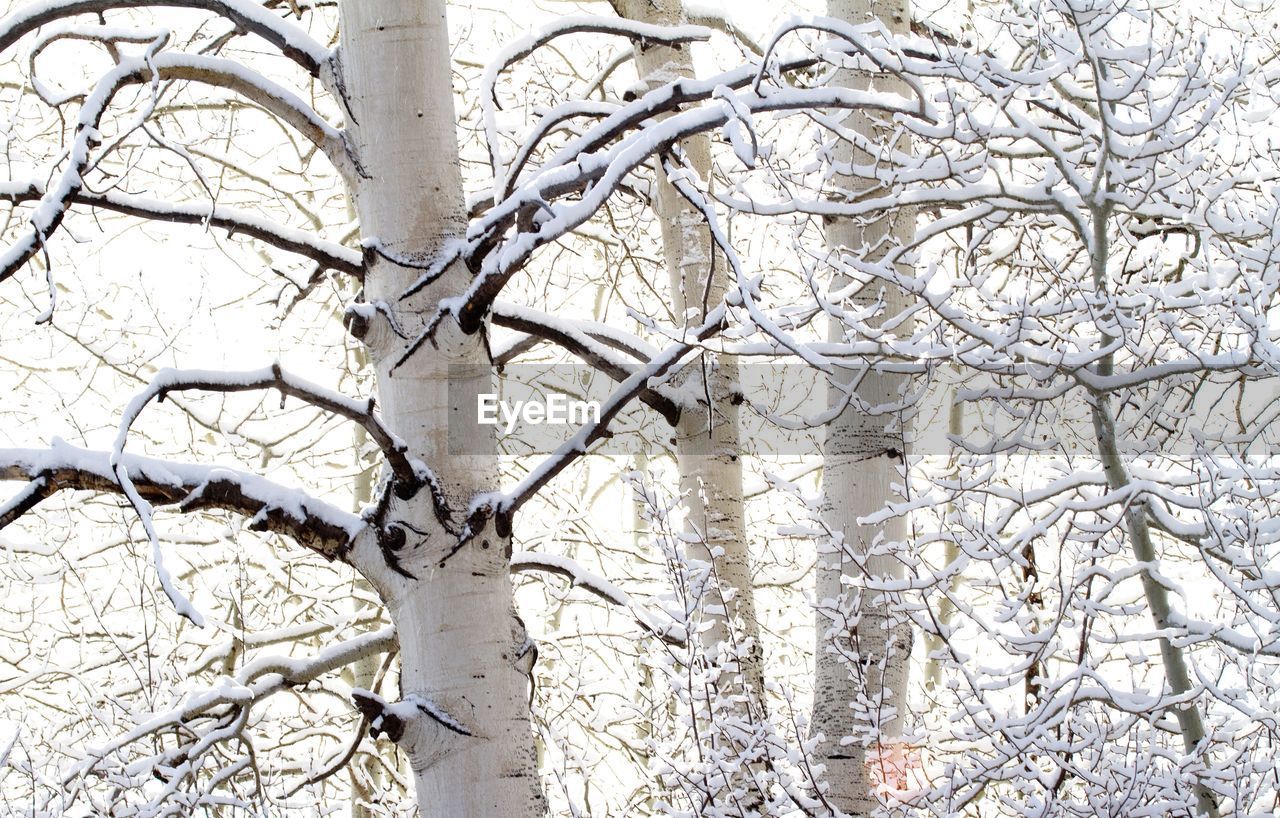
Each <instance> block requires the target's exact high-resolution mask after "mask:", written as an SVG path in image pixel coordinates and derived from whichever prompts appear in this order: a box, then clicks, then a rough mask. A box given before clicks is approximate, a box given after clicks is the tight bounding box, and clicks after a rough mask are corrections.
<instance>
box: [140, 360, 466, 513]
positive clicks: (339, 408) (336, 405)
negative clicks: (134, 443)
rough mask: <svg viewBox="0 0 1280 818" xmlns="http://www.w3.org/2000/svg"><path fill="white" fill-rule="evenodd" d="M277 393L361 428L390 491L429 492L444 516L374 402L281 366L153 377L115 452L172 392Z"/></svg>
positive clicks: (421, 468) (405, 495)
mask: <svg viewBox="0 0 1280 818" xmlns="http://www.w3.org/2000/svg"><path fill="white" fill-rule="evenodd" d="M267 389H275V390H277V391H278V392H280V394H281V403H283V399H284V396H286V395H287V396H289V397H293V398H297V399H299V400H301V401H303V402H304V403H306V404H308V405H310V406H315V407H317V408H320V409H323V410H325V411H326V412H329V413H331V414H335V415H338V416H339V417H344V418H346V419H348V420H351V421H354V422H356V423H358V424H360V426H361V427H363V428H364V430H365V432H366V433H367V434H368V435H369V439H370V440H372V441H373V442H374V443H376V444H377V445H378V448H380V449H381V450H382V453H383V455H384V456H385V457H386V458H387V465H388V466H389V467H390V469H391V473H392V475H393V477H394V479H393V482H392V491H393V492H394V493H395V495H396V496H397V497H399V498H400V499H402V500H407V499H409V498H411V497H413V496H414V495H416V494H417V493H418V491H419V490H420V489H422V488H423V487H427V488H429V489H430V491H431V495H432V499H433V501H434V502H435V503H436V504H437V510H438V511H439V512H440V513H444V511H445V510H444V496H443V494H442V492H441V489H440V484H439V481H438V480H437V479H436V476H435V474H433V473H432V471H431V469H430V468H428V467H427V465H426V464H425V463H423V462H422V461H420V460H417V459H415V458H413V457H411V456H410V455H409V447H408V445H407V444H406V443H405V442H404V441H403V440H402V439H401V438H400V437H399V436H397V435H396V434H395V433H394V432H392V431H391V430H390V429H388V428H387V427H386V425H385V424H384V423H383V422H382V419H381V418H379V417H378V415H377V413H376V412H375V411H374V400H373V398H368V399H366V400H363V401H358V400H354V399H352V398H349V397H347V396H346V395H342V394H340V393H338V392H334V391H332V390H330V389H326V388H324V387H323V386H320V385H319V384H315V383H311V382H310V381H307V380H304V379H302V378H299V377H297V376H295V375H291V374H289V373H287V372H285V371H284V370H283V369H282V368H281V367H280V365H279V364H278V363H277V364H272V365H271V366H268V367H264V368H263V369H254V370H249V371H245V372H222V371H215V370H188V369H165V370H161V371H160V372H158V373H156V376H155V377H154V378H152V379H151V383H150V384H149V385H148V386H147V388H146V389H145V390H143V391H142V392H141V393H139V394H138V395H136V396H135V397H134V398H133V400H132V401H130V402H129V405H128V407H127V408H126V409H125V411H124V414H123V416H122V417H121V419H120V426H119V433H118V435H117V437H116V445H115V453H116V455H117V456H118V455H120V454H122V453H123V451H124V447H125V442H126V441H127V439H128V434H129V430H130V429H131V428H132V427H133V424H134V422H135V421H136V420H137V419H138V415H139V414H141V413H142V410H143V409H144V408H146V406H147V404H149V403H151V402H152V401H153V400H154V401H156V402H157V403H159V402H163V401H164V399H165V397H166V396H168V395H169V394H170V393H172V392H190V391H199V392H222V393H231V392H255V391H262V390H267Z"/></svg>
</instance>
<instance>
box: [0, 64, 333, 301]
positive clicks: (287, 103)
mask: <svg viewBox="0 0 1280 818" xmlns="http://www.w3.org/2000/svg"><path fill="white" fill-rule="evenodd" d="M159 46H160V43H159V42H156V43H153V44H152V46H150V47H148V49H147V50H146V52H145V53H144V54H143V55H141V56H138V57H133V58H129V59H125V60H122V61H121V62H120V63H118V64H117V65H116V66H115V67H114V68H112V69H111V70H110V71H108V72H107V73H106V74H105V75H103V77H102V78H101V79H100V80H99V81H98V84H97V86H96V87H95V88H94V90H93V92H92V93H90V94H89V95H88V96H87V97H86V98H85V101H84V104H83V105H82V107H81V109H80V114H79V120H78V122H77V124H76V130H75V136H74V139H73V140H72V144H71V146H70V148H69V149H68V158H69V161H68V162H67V163H66V167H65V168H64V169H63V171H62V173H61V174H60V175H59V177H58V180H57V181H56V182H55V183H54V184H52V185H50V186H49V188H48V189H47V190H46V191H45V192H44V194H43V195H42V196H41V197H40V201H39V204H37V205H36V208H35V211H34V212H33V213H32V214H31V219H30V224H31V229H30V230H29V231H27V232H26V233H24V235H23V236H22V237H21V238H19V239H18V240H17V241H15V242H14V243H13V244H11V245H10V246H9V247H8V249H7V250H5V251H4V252H3V253H0V281H4V280H5V279H7V278H9V277H11V276H12V275H13V274H14V273H15V272H17V271H18V270H19V269H20V268H21V267H22V266H23V265H25V264H26V263H27V262H28V261H30V260H31V258H32V257H33V256H35V254H36V253H37V252H39V251H40V249H41V248H43V247H44V245H45V242H46V241H47V240H48V238H49V236H51V235H52V234H53V232H54V231H56V230H57V229H58V227H59V226H60V225H61V223H62V220H63V218H64V216H65V215H66V211H67V207H68V206H69V205H70V203H71V201H72V200H73V199H74V198H75V197H76V196H77V195H78V194H79V193H80V192H81V191H82V190H83V189H84V187H85V183H84V179H83V178H82V176H81V174H83V173H84V172H85V170H86V168H88V167H89V165H90V151H91V150H92V149H93V148H94V147H95V146H97V145H98V144H100V143H101V142H102V134H101V133H100V132H99V130H98V125H99V124H100V123H101V121H102V117H103V116H104V115H105V113H106V110H107V108H108V106H110V104H111V101H112V100H113V99H114V98H115V95H116V94H117V93H118V92H119V91H120V89H122V88H124V87H125V86H127V85H130V84H134V83H143V82H147V83H151V84H152V85H154V84H155V83H157V82H159V81H161V80H164V79H185V80H192V81H197V82H204V83H207V84H211V85H217V86H222V87H225V88H228V89H231V90H234V91H237V92H239V93H242V94H244V95H245V96H247V97H249V98H250V99H252V100H253V101H255V102H257V103H259V104H261V105H262V106H263V107H264V108H266V109H267V110H268V111H270V112H271V113H273V114H275V115H277V116H279V117H280V118H281V119H282V120H284V121H286V122H288V123H289V124H291V125H293V126H294V127H296V128H297V129H298V130H299V131H301V132H302V133H303V134H304V135H306V136H307V137H308V138H309V139H311V140H312V141H313V142H315V143H316V145H317V146H318V147H320V148H321V149H322V150H323V151H324V152H325V153H326V154H327V155H328V156H329V158H330V159H331V160H332V161H333V163H334V166H335V167H337V168H339V169H343V168H345V167H346V166H347V165H348V164H349V162H350V160H349V158H348V157H347V155H346V148H345V142H344V140H343V138H342V135H341V134H340V133H339V132H338V131H337V130H335V129H334V128H333V126H331V125H329V124H328V123H327V122H325V121H324V120H323V119H322V118H321V117H320V116H319V115H318V114H316V113H315V112H314V111H312V110H311V108H310V107H309V106H308V105H307V104H306V103H305V102H303V101H302V100H301V99H299V98H298V97H297V96H296V95H295V94H293V93H292V92H291V91H289V90H287V89H285V88H283V87H282V86H279V85H277V84H275V83H273V82H271V81H270V80H268V79H266V78H264V77H262V76H260V75H258V74H255V73H254V72H252V71H249V70H247V69H245V68H244V67H243V66H240V65H238V64H237V63H234V62H232V61H230V60H223V59H219V58H216V57H204V56H192V55H185V54H182V55H173V54H155V53H154V50H155V49H156V48H158V47H159ZM151 104H152V105H154V94H153V98H152V103H151ZM149 114H150V110H149V107H148V110H146V111H144V113H143V117H142V118H143V119H145V118H146V116H149ZM50 298H51V299H52V298H53V288H52V287H50ZM52 308H53V304H52V302H51V304H50V308H49V310H47V311H46V313H45V314H44V315H43V316H41V320H48V318H49V317H50V315H51V314H52Z"/></svg>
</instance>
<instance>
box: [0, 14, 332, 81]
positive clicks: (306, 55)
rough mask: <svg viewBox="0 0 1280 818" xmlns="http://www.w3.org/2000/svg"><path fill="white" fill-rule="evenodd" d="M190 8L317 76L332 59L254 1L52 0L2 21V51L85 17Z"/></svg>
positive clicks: (295, 28)
mask: <svg viewBox="0 0 1280 818" xmlns="http://www.w3.org/2000/svg"><path fill="white" fill-rule="evenodd" d="M139 7H145V8H163V7H169V8H186V9H198V10H201V11H208V12H212V13H213V14H217V15H219V16H221V17H225V18H226V19H228V20H230V21H231V22H233V23H235V24H236V26H237V27H238V28H241V29H244V30H245V31H249V32H252V33H254V34H257V35H258V36H259V37H261V38H262V39H264V40H266V41H267V42H269V43H271V44H272V45H274V46H276V47H277V48H279V49H280V51H281V52H282V53H283V54H284V55H285V56H286V57H288V58H289V59H291V60H293V61H294V62H296V63H297V64H298V65H301V66H302V67H303V68H305V69H306V70H307V73H309V74H311V75H312V76H313V77H318V76H320V70H321V68H322V67H323V65H324V64H325V62H326V61H327V60H328V59H329V55H330V51H329V49H327V48H325V47H324V46H323V45H321V44H320V43H318V42H316V41H315V40H314V39H312V37H311V35H310V34H308V33H307V32H306V31H304V30H303V29H302V28H300V27H298V26H296V25H294V24H293V23H290V22H289V21H287V20H284V19H282V18H280V17H277V16H275V15H274V14H271V13H270V12H268V11H267V10H266V9H264V8H262V7H261V6H260V5H258V4H257V3H254V2H251V0H142V2H139V0H52V2H40V3H31V4H30V5H28V6H26V7H24V8H21V9H19V10H18V11H16V12H14V13H13V14H10V15H9V16H8V17H7V18H5V19H4V20H0V52H3V51H5V50H7V49H9V48H10V47H11V46H13V45H14V44H15V43H16V42H17V41H18V40H19V39H21V38H22V37H24V36H25V35H27V34H29V33H31V32H32V31H35V30H36V29H38V28H40V27H41V26H44V25H47V24H49V23H52V22H54V21H55V20H60V19H62V18H64V17H74V16H77V15H81V14H102V13H103V12H105V11H110V10H112V9H135V8H139Z"/></svg>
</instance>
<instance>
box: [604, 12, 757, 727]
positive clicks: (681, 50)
mask: <svg viewBox="0 0 1280 818" xmlns="http://www.w3.org/2000/svg"><path fill="white" fill-rule="evenodd" d="M613 5H614V8H615V9H616V10H617V12H618V14H619V15H621V16H623V17H627V18H629V19H632V20H636V21H639V22H644V23H652V24H655V25H684V24H685V23H687V19H686V15H685V11H684V6H683V4H682V3H681V2H680V0H614V4H613ZM689 48H690V45H689V44H684V45H677V46H664V45H656V44H649V45H644V44H641V45H639V46H637V49H638V53H637V54H636V70H637V71H638V72H639V74H640V78H641V81H642V82H646V83H651V84H655V85H656V84H661V83H665V82H671V81H673V80H677V79H680V78H682V77H688V78H692V77H694V69H693V57H692V55H691V54H690V52H689ZM680 146H681V148H682V149H683V150H684V153H685V156H686V157H687V159H688V161H689V163H690V164H691V165H692V166H693V168H694V170H696V171H697V173H698V175H699V176H700V177H701V178H703V179H709V178H710V173H711V142H710V137H708V136H707V135H706V134H701V135H699V136H695V137H692V138H690V139H686V140H685V141H683V142H682V143H680ZM654 211H655V213H656V214H657V217H658V222H659V225H660V227H661V229H662V247H663V257H664V258H665V260H666V264H667V272H668V274H669V275H670V278H671V303H672V307H673V310H672V311H673V312H674V313H675V315H676V316H683V317H684V319H685V320H686V322H688V321H692V322H693V323H694V324H699V323H701V322H702V321H704V320H705V318H706V313H707V311H708V309H710V308H712V307H715V306H716V305H718V304H719V303H720V302H721V301H723V300H724V296H725V293H726V292H727V289H728V285H729V277H728V267H729V265H728V263H727V262H726V260H725V258H724V257H723V256H722V255H718V254H716V253H715V252H714V251H713V249H712V243H711V236H710V234H709V233H708V231H707V227H706V222H705V221H704V219H703V218H702V215H701V214H700V213H698V211H697V210H696V209H695V208H694V207H693V205H691V204H690V203H689V202H688V201H686V200H685V199H684V198H683V197H682V196H681V195H680V194H679V193H678V192H677V191H676V190H675V188H674V187H672V185H671V184H670V183H669V182H667V181H666V177H665V176H664V175H663V174H662V173H661V171H659V173H658V185H657V188H656V193H655V201H654ZM688 380H692V381H693V382H694V385H693V387H692V388H693V390H694V391H695V392H697V393H700V394H703V395H705V396H707V398H708V405H707V407H706V411H705V412H699V413H693V412H685V413H683V414H682V415H681V417H680V421H679V423H678V424H677V427H676V430H675V432H676V434H675V441H676V460H677V463H678V466H679V470H680V489H681V492H682V493H683V495H684V497H685V500H684V504H685V508H686V509H688V513H689V517H688V523H687V525H688V529H689V531H690V533H692V534H694V535H695V536H694V538H693V540H694V541H693V542H691V543H690V546H689V549H688V551H687V553H688V556H689V557H691V558H692V559H695V560H699V561H703V562H707V563H709V564H710V565H712V566H714V569H715V576H714V578H713V580H714V582H713V585H712V587H711V588H710V589H709V593H710V597H709V600H708V601H709V602H711V603H712V604H713V605H716V606H720V605H723V613H718V612H716V611H715V610H714V609H713V611H712V613H711V615H710V616H709V617H708V618H709V619H710V620H711V621H712V623H713V624H712V627H711V628H710V629H709V630H708V631H707V632H706V633H704V634H703V636H702V638H703V639H704V640H705V643H706V644H707V645H708V646H724V649H726V650H728V649H733V648H738V649H740V651H741V656H740V657H739V667H740V671H741V675H740V679H741V681H742V682H743V683H744V684H745V686H746V687H747V688H748V689H749V691H750V693H749V701H751V702H753V703H754V706H755V709H756V713H755V716H756V717H757V718H762V717H763V716H764V713H765V708H764V668H763V665H764V661H763V651H762V647H761V644H760V624H759V622H758V621H757V619H756V605H755V591H754V588H753V586H752V581H751V560H750V547H749V543H748V540H747V533H746V523H745V519H744V514H743V501H742V459H741V453H742V443H741V440H740V438H739V427H738V407H737V405H736V404H735V403H734V402H733V401H732V400H731V396H732V394H733V392H734V391H735V389H736V387H737V381H738V369H737V364H736V363H735V362H734V361H733V360H732V359H731V358H721V359H719V360H718V361H716V362H715V365H714V367H711V366H708V367H707V368H706V370H705V371H703V370H699V371H695V372H693V373H690V375H689V379H687V380H686V381H685V382H686V383H687V382H688ZM734 620H737V621H739V622H740V623H741V630H740V631H737V632H735V631H733V630H732V629H731V627H730V623H731V622H733V621H734ZM740 639H745V640H748V642H749V644H741V643H740Z"/></svg>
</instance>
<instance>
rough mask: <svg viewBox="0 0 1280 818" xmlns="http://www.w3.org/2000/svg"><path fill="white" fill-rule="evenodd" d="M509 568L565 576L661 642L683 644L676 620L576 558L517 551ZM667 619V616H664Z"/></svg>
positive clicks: (519, 571) (684, 637)
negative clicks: (640, 601) (638, 600)
mask: <svg viewBox="0 0 1280 818" xmlns="http://www.w3.org/2000/svg"><path fill="white" fill-rule="evenodd" d="M511 570H512V572H513V573H528V572H533V571H538V572H542V573H548V574H558V575H560V576H562V577H564V578H566V579H568V580H569V584H570V585H571V586H573V587H575V588H581V589H583V590H584V591H588V592H590V593H591V594H593V595H595V596H597V597H599V598H600V599H603V600H604V601H605V602H608V603H610V604H612V605H617V606H618V607H620V608H626V609H627V610H628V611H630V612H631V614H632V615H633V616H634V617H635V619H636V622H637V624H639V625H640V627H642V628H644V629H645V630H646V631H648V632H649V633H651V634H653V635H654V636H656V637H658V638H659V639H661V640H662V641H664V642H667V643H668V644H673V645H683V644H684V643H685V639H686V635H685V633H684V628H683V627H682V626H681V625H680V623H678V622H676V621H675V620H670V621H667V622H662V621H660V618H659V617H656V616H654V615H653V614H652V613H651V612H650V611H648V610H647V609H646V608H644V607H643V606H641V605H639V604H638V603H636V602H635V600H633V599H632V598H631V595H630V594H628V593H627V592H626V591H624V590H622V589H621V588H619V587H618V586H616V585H614V584H613V583H612V582H610V581H609V580H607V579H605V578H604V577H602V576H600V575H599V574H596V573H593V572H592V571H588V570H587V569H586V568H585V567H583V565H582V564H581V563H579V562H578V561H577V560H573V559H570V558H568V557H562V556H559V555H556V554H539V553H534V552H532V551H520V552H517V553H515V554H512V555H511ZM668 619H670V618H669V617H668Z"/></svg>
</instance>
